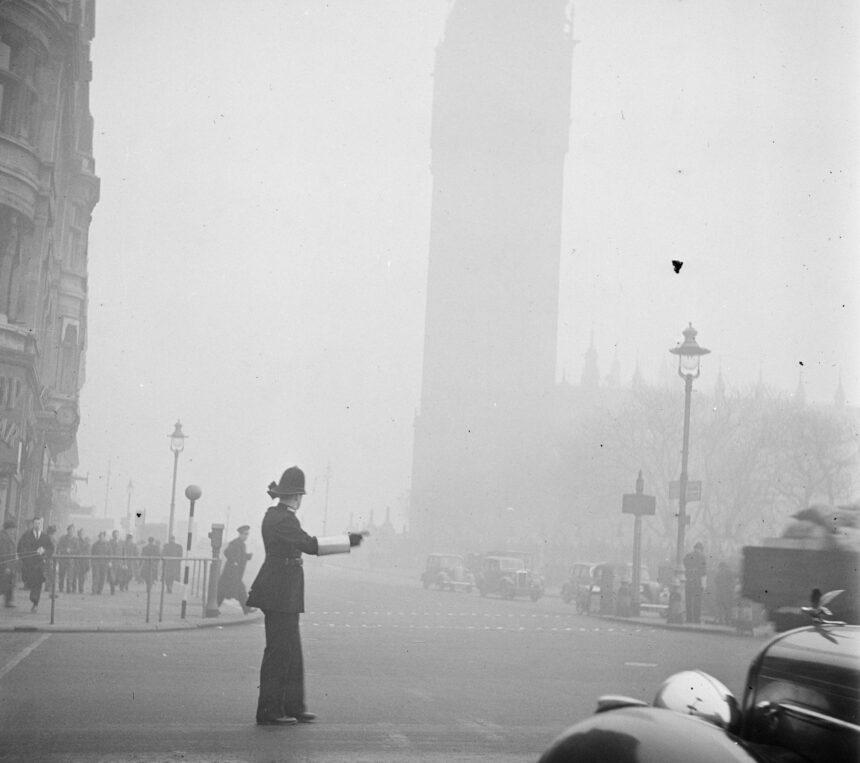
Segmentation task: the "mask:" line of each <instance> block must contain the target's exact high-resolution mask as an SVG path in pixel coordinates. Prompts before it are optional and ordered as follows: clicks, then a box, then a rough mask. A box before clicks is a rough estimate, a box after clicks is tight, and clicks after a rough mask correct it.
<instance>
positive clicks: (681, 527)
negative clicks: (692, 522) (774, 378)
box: [669, 323, 710, 622]
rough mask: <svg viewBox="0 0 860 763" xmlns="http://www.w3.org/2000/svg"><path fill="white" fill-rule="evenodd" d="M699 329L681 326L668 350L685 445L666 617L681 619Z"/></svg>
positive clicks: (702, 350)
mask: <svg viewBox="0 0 860 763" xmlns="http://www.w3.org/2000/svg"><path fill="white" fill-rule="evenodd" d="M698 333H699V332H697V331H696V329H694V328H693V324H692V323H691V324H689V325H688V326H687V328H685V329H684V331H683V334H684V341H683V342H682V343H681V344H679V345H678V346H677V347H673V348H672V349H671V350H669V352H671V353H672V354H673V355H677V356H678V376H680V377H681V378H682V379H683V380H684V445H683V448H682V450H681V478H680V480H679V486H678V546H677V548H676V549H675V571H676V576H677V579H678V587H679V590H678V594H679V596H680V597H681V598H680V599H677V598H676V602H677V607H678V609H679V611H677V612H673V611H672V609H671V608H670V611H669V621H670V622H683V621H684V620H683V618H684V598H683V597H684V533H685V531H686V529H687V457H688V455H689V451H690V398H691V397H692V394H693V379H697V378H698V377H699V372H700V369H699V362H700V360H701V358H702V355H707V354H708V353H709V352H710V350H707V349H705V348H704V347H701V346H699V344H698V342H696V334H698Z"/></svg>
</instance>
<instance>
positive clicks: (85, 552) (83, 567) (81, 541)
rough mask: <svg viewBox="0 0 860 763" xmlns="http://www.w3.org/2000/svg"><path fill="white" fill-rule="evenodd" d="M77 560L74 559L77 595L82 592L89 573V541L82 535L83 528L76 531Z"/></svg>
mask: <svg viewBox="0 0 860 763" xmlns="http://www.w3.org/2000/svg"><path fill="white" fill-rule="evenodd" d="M77 554H78V557H81V558H78V559H75V578H76V579H77V581H78V593H83V592H84V582H85V581H86V579H87V573H88V572H89V571H90V560H89V558H88V557H89V554H90V539H89V538H88V537H87V536H86V535H84V528H83V527H82V528H81V529H80V530H78V549H77Z"/></svg>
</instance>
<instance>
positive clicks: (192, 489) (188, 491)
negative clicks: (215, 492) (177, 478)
mask: <svg viewBox="0 0 860 763" xmlns="http://www.w3.org/2000/svg"><path fill="white" fill-rule="evenodd" d="M201 495H203V491H202V490H201V489H200V488H199V487H197V485H189V486H188V487H187V488H185V497H186V498H187V499H188V500H189V501H190V502H191V505H190V507H189V509H188V541H187V542H186V544H185V558H184V559H183V563H182V566H183V568H184V569H183V570H182V609H181V611H180V615H179V616H180V617H181V618H182V619H183V620H184V619H185V609H186V607H187V606H188V575H189V572H190V562H189V561H188V559H189V557H190V556H191V533H192V529H191V528H192V527H193V525H194V502H195V501H196V500H197V499H198V498H200V496H201Z"/></svg>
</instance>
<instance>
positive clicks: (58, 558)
mask: <svg viewBox="0 0 860 763" xmlns="http://www.w3.org/2000/svg"><path fill="white" fill-rule="evenodd" d="M19 558H20V557H19ZM213 561H217V560H213V559H212V558H207V557H179V556H176V557H161V556H91V555H80V554H78V555H75V554H69V555H65V554H62V555H58V554H54V555H52V556H51V557H50V558H49V559H45V577H46V581H45V582H46V584H47V585H46V590H49V591H50V594H51V625H54V623H55V619H56V612H57V609H58V607H57V593H58V591H57V580H58V577H59V571H60V565H61V564H64V563H67V564H69V565H70V566H71V570H69V571H67V573H68V574H71V575H77V574H78V573H77V572H76V570H79V569H80V567H79V565H78V563H80V562H85V563H86V565H87V569H86V571H85V572H84V575H85V576H86V575H87V573H90V574H93V573H95V570H96V569H97V568H98V569H99V570H101V569H103V570H104V580H103V581H102V582H101V586H102V587H103V586H105V585H110V586H111V590H112V591H113V589H114V588H115V587H116V586H117V585H119V584H118V583H117V582H116V577H115V576H116V574H117V572H119V571H120V570H121V569H122V568H123V567H127V568H128V569H127V572H128V574H130V575H131V576H132V577H131V578H130V580H129V582H131V580H139V579H142V582H143V583H144V584H145V585H146V620H145V621H146V622H147V623H148V622H150V618H151V615H152V611H151V610H152V589H153V586H154V585H155V584H156V583H160V591H159V593H158V622H162V621H163V619H164V594H165V589H166V588H167V579H166V577H165V574H164V572H165V568H166V566H167V565H168V564H169V565H177V566H178V567H179V572H178V573H177V575H176V578H173V579H172V582H173V583H176V584H178V585H180V586H186V584H185V583H184V582H183V581H184V580H185V579H187V581H188V582H187V587H185V588H184V590H183V607H182V615H181V617H182V619H185V606H184V605H185V601H186V599H188V600H189V601H193V600H194V599H197V598H198V597H199V600H200V605H201V607H202V614H203V616H204V617H205V616H206V603H207V596H208V591H209V570H210V566H211V565H212V562H213ZM186 564H187V565H188V568H189V574H188V575H187V576H186V575H185V572H184V568H185V565H186ZM102 565H104V567H103V568H102ZM76 580H77V581H80V577H79V576H78V577H77V578H76ZM95 584H96V579H95V578H93V579H92V583H91V585H92V586H95ZM75 587H77V586H75ZM60 593H62V592H60ZM80 593H83V591H81V592H80ZM59 609H61V608H59Z"/></svg>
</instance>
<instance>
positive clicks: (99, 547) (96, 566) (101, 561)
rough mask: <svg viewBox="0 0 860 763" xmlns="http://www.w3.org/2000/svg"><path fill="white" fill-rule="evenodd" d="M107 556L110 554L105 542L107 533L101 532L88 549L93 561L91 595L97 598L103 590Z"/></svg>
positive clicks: (105, 578)
mask: <svg viewBox="0 0 860 763" xmlns="http://www.w3.org/2000/svg"><path fill="white" fill-rule="evenodd" d="M108 554H110V545H109V544H108V542H107V533H106V532H105V531H104V530H102V531H101V532H100V533H99V534H98V536H97V537H96V541H95V543H93V547H92V548H91V549H90V555H91V556H92V559H93V593H94V594H96V595H98V596H101V594H102V591H104V589H105V581H106V580H107V565H108V563H107V559H106V558H105V557H106V556H108Z"/></svg>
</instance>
